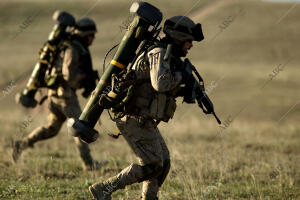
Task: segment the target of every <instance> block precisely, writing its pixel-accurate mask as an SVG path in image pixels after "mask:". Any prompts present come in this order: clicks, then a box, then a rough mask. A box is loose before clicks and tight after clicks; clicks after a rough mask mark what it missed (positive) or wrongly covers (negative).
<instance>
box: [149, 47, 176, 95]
mask: <svg viewBox="0 0 300 200" xmlns="http://www.w3.org/2000/svg"><path fill="white" fill-rule="evenodd" d="M165 53H166V50H165V49H163V48H154V49H153V50H151V51H150V52H149V53H148V57H149V64H150V77H151V84H152V87H153V88H154V89H155V90H156V91H158V92H166V91H170V90H172V89H174V88H175V87H176V86H178V84H179V83H180V82H181V79H182V74H181V72H179V71H175V72H174V73H172V72H171V67H170V65H169V63H168V62H167V61H165V60H164V55H165Z"/></svg>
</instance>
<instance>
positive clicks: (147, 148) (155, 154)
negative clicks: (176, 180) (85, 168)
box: [90, 118, 163, 199]
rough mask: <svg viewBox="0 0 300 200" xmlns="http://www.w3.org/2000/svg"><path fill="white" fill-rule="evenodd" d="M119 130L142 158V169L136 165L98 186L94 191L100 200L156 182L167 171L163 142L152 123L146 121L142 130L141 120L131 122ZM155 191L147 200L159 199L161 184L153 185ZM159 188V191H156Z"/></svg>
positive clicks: (126, 122) (127, 121) (124, 124)
mask: <svg viewBox="0 0 300 200" xmlns="http://www.w3.org/2000/svg"><path fill="white" fill-rule="evenodd" d="M117 125H118V128H119V130H120V131H121V133H122V135H123V136H124V138H125V139H126V141H127V142H128V144H129V145H130V147H131V148H132V150H133V151H134V153H135V154H136V156H137V157H138V158H139V161H140V165H138V164H132V165H130V166H129V167H127V168H125V169H124V170H122V171H121V172H120V173H119V174H118V175H116V176H115V177H112V178H110V179H109V180H107V181H105V182H104V183H96V184H94V185H92V186H91V187H90V191H91V193H92V194H93V196H94V197H95V198H97V199H110V194H111V193H112V192H114V191H116V190H117V189H122V188H124V187H125V186H126V185H130V184H133V183H136V182H143V181H145V180H152V178H157V177H158V176H159V175H161V173H162V170H163V150H162V146H161V142H160V137H159V132H157V130H156V127H155V125H154V123H152V121H146V123H145V124H144V125H143V126H141V124H140V123H139V122H138V120H136V119H134V118H129V119H128V120H125V122H119V123H118V124H117ZM150 186H151V187H150V188H151V190H152V189H153V190H152V191H153V192H152V193H151V194H149V195H148V196H147V199H156V198H157V197H156V195H157V192H158V181H157V179H156V180H155V181H154V182H151V184H150ZM155 187H156V188H157V189H156V190H155V189H154V188H155Z"/></svg>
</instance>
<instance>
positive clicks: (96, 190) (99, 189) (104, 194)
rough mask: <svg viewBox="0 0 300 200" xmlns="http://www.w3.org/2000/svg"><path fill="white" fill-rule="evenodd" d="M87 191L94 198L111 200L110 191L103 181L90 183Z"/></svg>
mask: <svg viewBox="0 0 300 200" xmlns="http://www.w3.org/2000/svg"><path fill="white" fill-rule="evenodd" d="M89 191H90V193H91V194H92V195H93V197H94V198H95V199H96V200H111V191H110V190H109V188H107V186H106V185H105V184H103V183H95V184H93V185H91V186H90V187H89Z"/></svg>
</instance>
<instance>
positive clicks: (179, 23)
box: [163, 16, 204, 42]
mask: <svg viewBox="0 0 300 200" xmlns="http://www.w3.org/2000/svg"><path fill="white" fill-rule="evenodd" d="M163 31H164V33H165V34H166V35H167V36H170V37H172V38H175V39H177V40H179V41H188V40H192V41H198V42H199V41H201V40H203V39H204V36H203V32H202V27H201V24H199V23H198V24H195V23H194V22H193V20H191V19H190V18H188V17H186V16H174V17H171V18H169V19H167V20H166V21H165V24H164V28H163Z"/></svg>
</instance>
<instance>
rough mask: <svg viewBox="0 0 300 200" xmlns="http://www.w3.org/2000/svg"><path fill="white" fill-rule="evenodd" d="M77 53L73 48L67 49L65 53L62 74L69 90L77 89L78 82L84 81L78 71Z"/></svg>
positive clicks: (78, 56)
mask: <svg viewBox="0 0 300 200" xmlns="http://www.w3.org/2000/svg"><path fill="white" fill-rule="evenodd" d="M79 58H80V55H79V51H78V50H76V48H74V47H72V46H71V47H69V48H67V49H66V51H65V55H64V60H63V66H62V73H63V77H64V79H65V80H66V81H67V83H68V84H69V86H70V87H71V88H74V89H76V88H79V87H80V82H81V81H82V80H83V79H84V75H83V74H82V72H81V71H80V69H79V62H80V61H79Z"/></svg>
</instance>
